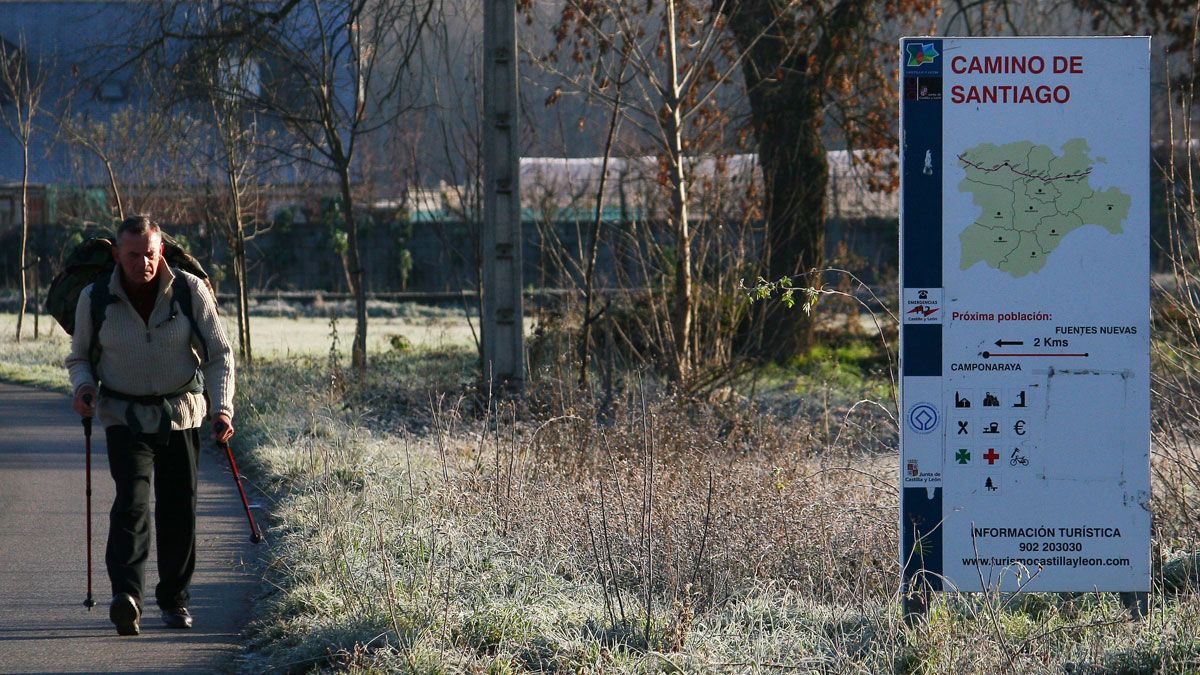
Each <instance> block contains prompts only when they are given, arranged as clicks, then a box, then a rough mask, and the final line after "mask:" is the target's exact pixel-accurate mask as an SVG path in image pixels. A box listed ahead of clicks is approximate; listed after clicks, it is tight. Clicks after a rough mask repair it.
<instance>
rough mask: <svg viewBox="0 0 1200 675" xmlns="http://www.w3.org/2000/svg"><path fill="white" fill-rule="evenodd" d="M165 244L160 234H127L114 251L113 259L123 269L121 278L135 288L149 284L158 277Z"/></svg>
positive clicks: (123, 235) (122, 237)
mask: <svg viewBox="0 0 1200 675" xmlns="http://www.w3.org/2000/svg"><path fill="white" fill-rule="evenodd" d="M162 254H163V242H162V235H160V234H159V233H158V232H147V233H146V234H131V233H129V232H126V233H124V234H122V235H121V238H120V239H119V240H118V241H117V247H116V248H114V249H113V258H115V259H116V261H117V264H118V265H120V267H121V276H122V277H123V278H124V279H125V282H126V283H129V284H132V285H133V286H141V285H143V284H148V283H150V282H151V281H153V280H154V279H155V278H156V277H157V276H158V267H159V265H161V264H162V259H163V258H162Z"/></svg>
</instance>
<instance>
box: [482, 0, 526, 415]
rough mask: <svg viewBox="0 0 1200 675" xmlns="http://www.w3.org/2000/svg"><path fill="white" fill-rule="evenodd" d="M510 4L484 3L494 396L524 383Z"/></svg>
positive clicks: (502, 0)
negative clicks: (495, 393)
mask: <svg viewBox="0 0 1200 675" xmlns="http://www.w3.org/2000/svg"><path fill="white" fill-rule="evenodd" d="M516 18H517V8H516V2H515V0H484V14H483V61H484V62H483V115H484V122H483V134H484V135H483V326H482V332H483V336H482V337H483V375H484V378H485V379H487V378H490V379H491V383H492V386H493V387H495V389H496V391H497V392H499V391H505V390H507V391H519V390H520V389H521V388H522V387H523V385H524V382H525V350H524V347H525V344H524V337H525V336H524V333H523V331H522V327H523V325H524V322H523V315H524V313H523V312H522V308H521V180H520V161H519V155H518V153H519V150H518V148H517V128H518V126H517V125H518V122H519V119H518V118H519V114H518V113H519V111H518V106H519V104H518V99H517V21H516Z"/></svg>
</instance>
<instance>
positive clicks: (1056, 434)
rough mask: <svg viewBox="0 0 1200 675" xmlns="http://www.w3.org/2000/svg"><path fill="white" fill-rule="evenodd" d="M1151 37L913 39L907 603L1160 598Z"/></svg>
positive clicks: (905, 450)
mask: <svg viewBox="0 0 1200 675" xmlns="http://www.w3.org/2000/svg"><path fill="white" fill-rule="evenodd" d="M1149 47H1150V40H1149V38H1144V37H1135V38H905V39H904V40H902V41H901V59H902V61H901V87H902V92H901V104H900V129H901V131H900V146H901V150H900V162H901V183H900V185H901V213H900V247H901V251H900V252H901V255H900V258H901V263H900V293H901V297H900V307H901V313H902V315H903V319H902V325H901V334H900V350H901V366H900V371H901V373H900V374H901V390H900V405H901V414H902V419H901V424H900V427H901V430H900V453H901V467H900V468H901V505H900V540H901V541H900V555H901V563H902V567H903V580H902V588H903V590H904V592H905V596H906V597H907V598H909V602H908V603H907V606H906V613H910V612H919V611H921V609H922V608H923V600H924V598H925V596H924V592H927V591H939V590H946V591H965V592H981V591H1004V592H1009V591H1039V592H1040V591H1055V592H1067V591H1118V592H1145V591H1147V590H1149V587H1150V510H1149V502H1150V462H1149V456H1150V452H1149V451H1150V448H1149V445H1150V298H1149V289H1150V284H1149V257H1150V256H1149V252H1150V248H1149V247H1150V227H1149V211H1150V209H1149V199H1150V195H1149V192H1150V190H1149V171H1150V158H1149V136H1150V131H1149V126H1150V102H1149V69H1150V52H1149Z"/></svg>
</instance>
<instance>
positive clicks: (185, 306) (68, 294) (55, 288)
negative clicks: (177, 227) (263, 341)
mask: <svg viewBox="0 0 1200 675" xmlns="http://www.w3.org/2000/svg"><path fill="white" fill-rule="evenodd" d="M162 240H163V244H164V251H163V259H164V261H165V262H166V263H167V265H168V266H170V267H171V268H172V269H174V270H183V271H185V272H188V273H190V274H193V275H195V276H197V277H199V278H200V279H201V280H202V281H203V282H204V284H205V285H206V286H208V290H209V291H210V292H212V283H211V282H210V281H209V279H208V274H207V273H206V272H205V271H204V268H203V267H201V266H200V262H199V261H197V260H196V259H195V258H193V257H192V255H191V254H190V253H188V252H187V251H186V250H184V248H183V247H182V246H180V245H179V243H178V242H176V241H175V240H174V239H172V238H171V237H169V236H167V234H166V233H163V234H162ZM114 246H115V244H113V242H112V240H111V239H105V238H103V237H96V238H94V239H88V240H86V241H84V242H83V243H81V244H79V245H78V246H76V247H75V248H74V249H72V251H71V252H70V253H69V254H67V258H66V262H65V263H64V264H63V269H62V271H61V272H59V273H58V274H57V275H56V276H55V277H54V281H52V282H50V290H49V291H47V292H46V311H47V312H49V313H50V315H51V316H53V317H54V319H55V320H56V321H58V325H60V326H62V327H63V330H65V331H67V334H68V335H72V334H74V333H75V308H76V306H77V305H78V304H79V294H80V293H82V292H83V289H85V288H87V287H88V286H89V285H90V284H93V283H95V284H96V285H95V287H94V288H93V289H92V308H91V315H92V335H93V336H95V335H99V334H100V326H101V325H102V324H103V323H104V314H105V311H106V310H107V309H108V306H109V305H110V304H112V303H113V302H114V301H115V300H116V298H114V297H113V295H112V293H111V292H109V290H108V279H109V277H110V276H111V275H112V271H113V268H114V267H116V264H117V263H116V261H115V260H113V256H112V250H113V247H114ZM171 294H172V297H173V298H174V300H175V302H178V303H179V309H180V310H181V311H182V312H183V315H184V316H186V317H187V320H188V323H189V324H190V325H191V327H192V334H193V335H195V336H196V338H197V339H198V340H199V342H200V346H201V348H202V350H203V352H204V353H203V355H202V357H203V359H204V360H208V343H207V341H205V339H204V336H203V335H202V334H201V333H200V331H199V329H198V328H197V326H196V317H195V316H194V314H193V312H192V289H191V287H190V286H188V284H187V281H186V280H185V279H184V278H183V276H182V275H179V274H177V275H175V281H174V283H173V284H171ZM213 297H216V294H215V293H214V294H213ZM98 349H99V344H98V341H97V340H95V339H93V340H92V359H91V360H92V363H93V365H94V364H95V363H96V361H97V359H98V357H99V351H98Z"/></svg>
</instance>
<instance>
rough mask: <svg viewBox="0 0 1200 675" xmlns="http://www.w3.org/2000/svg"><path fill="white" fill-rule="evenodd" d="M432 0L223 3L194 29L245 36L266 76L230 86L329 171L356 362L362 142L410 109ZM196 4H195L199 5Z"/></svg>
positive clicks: (363, 343) (363, 319) (297, 155)
mask: <svg viewBox="0 0 1200 675" xmlns="http://www.w3.org/2000/svg"><path fill="white" fill-rule="evenodd" d="M434 3H435V0H408V1H406V2H386V1H382V0H300V1H299V2H296V3H289V7H288V12H287V13H286V14H285V15H283V16H280V17H278V19H277V20H271V21H265V22H264V21H262V20H261V12H259V11H258V10H257V5H256V4H255V3H251V2H247V3H245V4H236V3H229V4H226V5H222V6H221V7H220V8H219V9H217V10H216V11H219V12H222V23H221V26H222V28H221V29H220V30H217V31H205V30H203V29H201V30H199V31H197V30H195V29H194V28H193V29H192V31H191V34H193V35H207V36H209V39H211V40H212V41H213V42H214V43H216V44H227V43H228V40H227V38H226V36H227V35H230V34H239V35H244V36H246V38H245V39H246V44H247V45H248V47H247V49H246V50H245V51H243V52H241V58H243V59H245V60H246V62H252V61H253V62H257V64H258V67H259V68H260V73H261V78H262V86H260V87H258V88H257V89H251V88H241V89H238V90H236V91H234V92H231V93H233V94H235V95H236V97H238V98H240V99H241V101H242V104H244V105H245V106H247V107H248V108H249V109H252V110H256V111H258V112H260V113H263V114H265V115H269V116H271V117H274V118H276V119H278V120H280V121H282V122H283V124H285V125H286V127H287V129H288V130H289V131H290V132H291V133H293V134H295V135H296V136H297V137H298V138H299V139H300V141H301V142H302V149H300V150H297V149H296V148H295V147H294V146H291V145H287V146H284V147H276V148H275V150H276V151H277V152H279V153H281V154H282V155H284V156H286V157H289V158H290V159H292V160H296V161H301V162H307V163H311V164H315V165H317V166H319V167H321V168H323V169H325V170H327V171H329V172H330V173H332V174H334V175H335V176H336V179H337V183H338V190H339V197H340V199H339V210H340V211H341V215H342V220H343V222H342V226H343V227H344V228H345V232H346V239H347V251H346V255H347V261H348V263H349V268H350V269H349V278H350V282H351V289H350V290H351V292H352V293H353V295H354V305H355V331H354V346H353V352H352V353H353V357H352V358H353V365H354V368H355V371H356V373H357V375H358V377H359V380H360V381H361V380H362V378H363V377H364V375H365V370H366V349H367V302H366V285H365V271H364V265H363V261H362V255H361V250H360V242H359V239H360V234H359V227H360V220H359V213H358V212H357V210H356V207H355V203H356V202H355V196H356V195H355V188H354V186H355V184H356V177H355V176H356V172H357V171H358V170H359V167H358V164H357V162H356V150H357V148H358V144H359V142H360V141H361V140H362V139H363V138H364V137H366V136H368V135H369V134H371V133H372V132H374V131H375V130H378V129H380V128H382V127H384V126H386V125H388V124H389V123H391V122H392V121H394V120H395V119H397V118H398V117H400V116H402V115H403V114H405V113H406V112H408V111H409V110H410V108H411V107H412V106H413V105H414V102H415V100H414V99H413V98H411V97H409V96H407V94H408V90H407V88H406V85H407V78H408V76H409V75H410V66H411V65H413V55H414V53H415V52H416V49H417V46H418V41H419V38H420V36H421V35H422V34H423V32H424V31H425V29H426V27H427V25H428V23H429V19H430V15H431V14H432V12H433V10H434V7H435V4H434ZM197 14H200V13H197Z"/></svg>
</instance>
